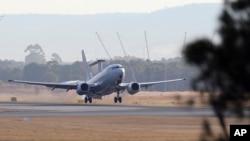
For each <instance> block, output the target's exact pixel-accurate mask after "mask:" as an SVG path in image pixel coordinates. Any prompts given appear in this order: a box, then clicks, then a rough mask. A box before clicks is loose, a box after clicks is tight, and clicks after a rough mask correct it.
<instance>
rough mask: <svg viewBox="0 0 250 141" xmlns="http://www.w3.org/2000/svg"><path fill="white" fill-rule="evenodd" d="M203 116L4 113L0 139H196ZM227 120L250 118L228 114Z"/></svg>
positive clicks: (215, 125)
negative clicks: (18, 115) (73, 115)
mask: <svg viewBox="0 0 250 141" xmlns="http://www.w3.org/2000/svg"><path fill="white" fill-rule="evenodd" d="M206 118H207V119H209V120H210V121H211V123H212V131H213V132H214V133H215V134H216V135H218V134H219V133H220V132H221V130H220V128H219V124H218V122H217V120H216V118H213V117H206ZM203 120H204V119H203V118H202V117H164V116H98V117H93V116H84V117H10V118H4V117H1V118H0V140H7V141H8V140H11V141H20V140H28V141H29V140H30V141H33V140H36V141H44V140H71V141H72V140H73V141H74V140H84V141H87V140H91V141H132V140H136V141H168V140H169V141H196V140H198V139H199V138H200V135H201V133H202V126H201V123H202V121H203ZM227 123H228V124H236V123H237V124H239V123H248V124H249V121H238V120H236V119H235V118H227Z"/></svg>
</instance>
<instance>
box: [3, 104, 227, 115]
mask: <svg viewBox="0 0 250 141" xmlns="http://www.w3.org/2000/svg"><path fill="white" fill-rule="evenodd" d="M228 115H229V116H230V113H228ZM18 116H22V117H26V116H214V113H213V111H212V109H210V108H192V107H159V106H157V107H156V106H131V105H116V104H113V105H100V104H48V103H15V102H12V103H10V102H0V117H18Z"/></svg>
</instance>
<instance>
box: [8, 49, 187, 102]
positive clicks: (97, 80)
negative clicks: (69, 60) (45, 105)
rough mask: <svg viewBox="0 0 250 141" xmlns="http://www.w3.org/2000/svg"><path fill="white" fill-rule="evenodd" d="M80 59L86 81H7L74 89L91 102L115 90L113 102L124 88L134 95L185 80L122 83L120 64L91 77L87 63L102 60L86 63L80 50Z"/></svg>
mask: <svg viewBox="0 0 250 141" xmlns="http://www.w3.org/2000/svg"><path fill="white" fill-rule="evenodd" d="M82 61H83V65H84V69H85V73H86V76H87V80H86V81H67V82H62V83H51V82H35V81H23V80H9V82H15V83H24V84H31V85H42V86H46V87H49V88H52V90H54V89H56V88H60V89H66V90H67V91H69V90H72V89H75V90H76V92H77V94H78V95H81V96H85V97H84V102H85V103H88V102H89V103H92V98H94V99H101V98H102V96H104V95H108V94H111V93H113V92H116V93H117V96H115V97H114V102H115V103H117V102H119V103H121V102H122V97H121V96H120V92H123V91H124V90H127V92H128V93H129V94H131V95H134V94H136V93H138V92H139V91H140V90H141V88H142V87H144V88H147V87H149V86H152V85H155V84H161V83H169V82H174V81H181V80H185V78H180V79H173V80H164V81H154V82H141V83H138V82H130V83H123V80H124V77H125V69H124V67H123V66H122V65H120V64H112V65H109V66H108V67H106V68H105V69H102V68H100V67H99V73H98V74H96V75H95V76H93V77H92V76H91V73H90V71H89V65H93V64H99V66H102V65H100V64H101V63H102V62H103V60H98V61H97V62H95V63H91V64H88V63H87V61H86V57H85V53H84V51H83V50H82Z"/></svg>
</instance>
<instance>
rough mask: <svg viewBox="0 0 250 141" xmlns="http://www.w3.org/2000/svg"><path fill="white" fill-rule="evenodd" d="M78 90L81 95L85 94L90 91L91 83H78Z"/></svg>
mask: <svg viewBox="0 0 250 141" xmlns="http://www.w3.org/2000/svg"><path fill="white" fill-rule="evenodd" d="M76 92H77V93H78V94H79V95H83V94H87V93H89V85H88V84H87V83H79V84H78V85H77V88H76Z"/></svg>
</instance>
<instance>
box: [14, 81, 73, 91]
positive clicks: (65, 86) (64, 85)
mask: <svg viewBox="0 0 250 141" xmlns="http://www.w3.org/2000/svg"><path fill="white" fill-rule="evenodd" d="M9 82H14V83H24V84H31V85H41V86H46V87H49V88H52V89H55V88H60V89H67V90H70V89H76V87H77V82H76V81H75V82H72V83H67V82H65V83H50V82H35V81H22V80H9Z"/></svg>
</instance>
